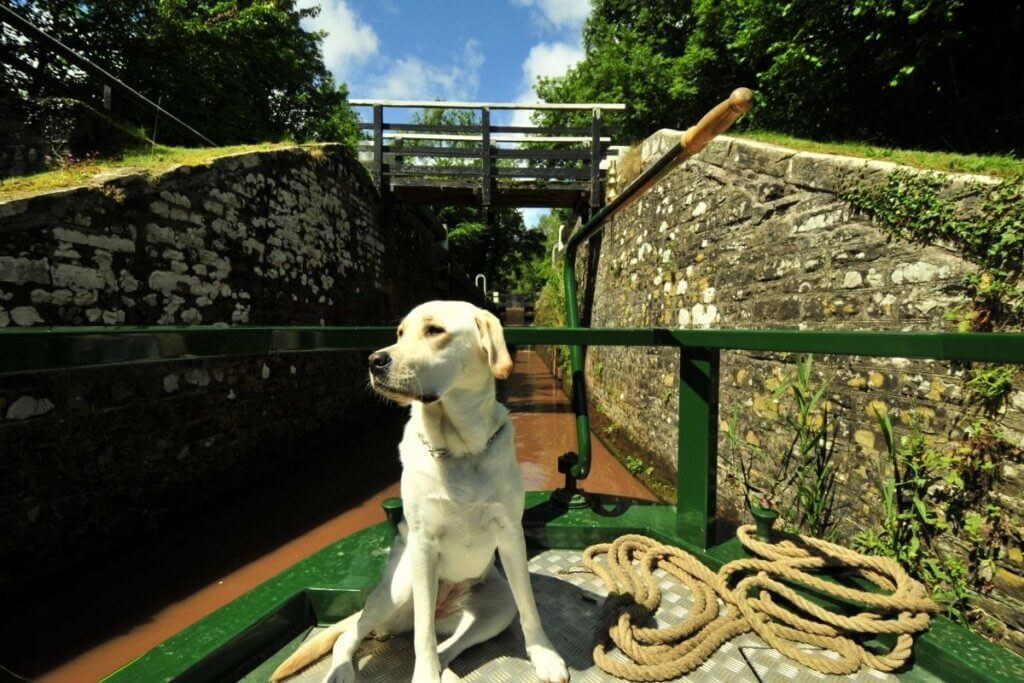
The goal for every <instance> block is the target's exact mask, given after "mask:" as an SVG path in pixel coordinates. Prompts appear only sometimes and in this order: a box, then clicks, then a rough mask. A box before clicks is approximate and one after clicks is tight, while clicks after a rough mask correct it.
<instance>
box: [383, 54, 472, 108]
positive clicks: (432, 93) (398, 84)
mask: <svg viewBox="0 0 1024 683" xmlns="http://www.w3.org/2000/svg"><path fill="white" fill-rule="evenodd" d="M483 64H484V55H483V53H482V52H481V51H480V41H478V40H468V41H466V44H465V45H464V46H463V48H462V51H461V52H460V53H459V54H457V55H455V57H454V59H453V61H452V63H451V64H450V65H448V66H440V65H437V64H431V63H429V62H425V61H423V60H422V59H420V58H419V57H412V56H406V57H402V58H400V59H396V60H394V61H392V62H390V63H389V64H388V66H387V68H386V69H385V71H384V73H383V74H381V75H380V76H379V77H376V78H374V79H373V81H374V84H373V85H372V86H371V87H370V96H371V97H375V98H380V99H403V100H432V99H434V98H436V97H440V98H442V99H446V100H466V99H472V98H473V97H475V96H476V91H477V88H479V86H480V67H482V66H483Z"/></svg>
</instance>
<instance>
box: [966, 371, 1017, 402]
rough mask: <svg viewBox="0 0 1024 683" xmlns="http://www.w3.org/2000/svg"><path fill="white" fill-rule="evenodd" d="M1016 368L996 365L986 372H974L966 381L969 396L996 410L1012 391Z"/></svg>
mask: <svg viewBox="0 0 1024 683" xmlns="http://www.w3.org/2000/svg"><path fill="white" fill-rule="evenodd" d="M1016 376H1017V368H1016V367H1015V366H1013V365H997V366H995V367H992V368H988V369H986V370H975V371H974V372H973V373H971V378H970V379H969V380H967V388H968V389H969V390H970V392H971V394H972V395H973V396H975V397H977V398H979V399H980V400H981V401H982V402H984V403H985V404H986V405H987V406H988V407H990V408H996V407H998V406H999V404H1000V403H1002V401H1003V399H1004V398H1006V396H1007V394H1009V393H1010V392H1011V391H1012V390H1013V380H1014V378H1015V377H1016Z"/></svg>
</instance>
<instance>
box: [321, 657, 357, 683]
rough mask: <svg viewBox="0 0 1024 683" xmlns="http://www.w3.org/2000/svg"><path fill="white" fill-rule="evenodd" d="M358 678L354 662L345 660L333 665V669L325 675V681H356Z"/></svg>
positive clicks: (337, 682)
mask: <svg viewBox="0 0 1024 683" xmlns="http://www.w3.org/2000/svg"><path fill="white" fill-rule="evenodd" d="M355 680H356V668H355V667H354V666H353V665H352V662H345V663H344V664H339V665H338V666H335V667H332V668H331V670H330V671H329V672H328V673H327V675H326V676H324V681H323V683H354V681H355Z"/></svg>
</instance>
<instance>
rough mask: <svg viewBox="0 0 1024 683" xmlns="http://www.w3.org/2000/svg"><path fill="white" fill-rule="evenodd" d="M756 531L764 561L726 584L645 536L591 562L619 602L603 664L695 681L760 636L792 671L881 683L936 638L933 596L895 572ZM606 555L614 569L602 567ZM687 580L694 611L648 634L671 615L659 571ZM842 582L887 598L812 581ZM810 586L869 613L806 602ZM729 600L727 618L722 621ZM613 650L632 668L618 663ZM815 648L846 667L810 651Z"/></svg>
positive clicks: (753, 544)
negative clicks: (831, 576) (724, 651)
mask: <svg viewBox="0 0 1024 683" xmlns="http://www.w3.org/2000/svg"><path fill="white" fill-rule="evenodd" d="M753 530H754V526H753V525H752V524H751V525H746V526H742V527H740V529H739V531H738V532H737V536H738V537H739V539H740V542H741V543H742V544H743V546H744V547H745V548H746V549H747V550H748V551H749V552H750V553H752V554H753V555H755V556H756V557H752V558H749V559H743V560H736V561H734V562H730V563H728V564H726V565H725V566H723V567H722V568H721V569H720V570H719V572H718V573H717V574H716V573H714V572H712V571H711V570H710V569H708V568H707V567H705V566H704V565H703V564H701V562H700V561H699V560H697V558H695V557H693V556H692V555H690V554H689V553H686V552H685V551H683V550H680V549H679V548H673V547H671V546H667V545H662V544H660V543H658V542H657V541H654V540H652V539H650V538H647V537H645V536H638V535H627V536H622V537H620V538H618V539H617V540H615V541H614V542H613V543H600V544H598V545H594V546H591V547H589V548H587V549H586V550H585V551H584V552H583V566H584V567H585V569H581V570H580V571H586V572H590V573H593V574H596V575H597V576H598V577H599V578H600V579H601V580H602V581H604V584H605V586H606V587H607V588H608V591H609V594H608V598H607V600H606V601H605V605H604V618H603V621H602V625H601V628H600V630H599V632H598V638H597V642H596V643H595V645H594V650H593V653H594V663H595V664H597V666H599V667H600V668H601V669H603V670H604V671H606V672H607V673H609V674H611V675H613V676H617V677H619V678H624V679H627V680H630V681H665V680H671V679H673V678H678V677H680V676H682V675H685V674H687V673H689V672H691V671H693V670H694V669H696V668H697V667H699V666H700V665H701V664H703V663H704V662H705V661H706V660H707V659H708V658H709V657H710V656H711V655H712V654H714V653H715V651H716V650H718V648H719V647H721V646H722V645H723V644H725V643H726V642H728V641H730V640H732V639H733V638H735V637H736V636H738V635H741V634H743V633H747V632H748V631H754V632H755V633H756V634H757V635H758V636H760V638H761V639H762V640H764V641H765V642H766V643H767V644H768V645H770V646H771V647H773V648H775V649H776V650H778V651H779V652H781V653H782V654H784V655H786V656H787V657H789V658H790V659H792V660H794V661H796V662H798V663H800V664H802V665H803V666H805V667H807V668H809V669H813V670H815V671H818V672H821V673H824V674H834V675H845V674H851V673H854V672H855V671H857V670H858V669H860V667H862V666H867V667H870V668H872V669H877V670H879V671H893V670H895V669H898V668H900V667H901V666H903V664H904V663H905V662H906V661H907V659H908V658H909V657H910V654H911V648H912V647H913V643H914V634H916V633H920V632H921V631H924V630H926V629H927V628H928V624H929V621H930V618H931V617H930V614H931V613H933V612H935V611H937V610H938V607H937V606H936V604H935V603H934V602H933V601H932V600H931V598H930V597H929V596H928V591H927V590H926V589H925V587H924V586H923V585H922V584H921V583H920V582H918V581H916V580H914V579H912V578H911V577H910V576H909V575H908V574H907V573H906V571H904V570H903V568H902V567H901V566H900V565H899V563H897V562H896V561H894V560H891V559H889V558H884V557H871V556H868V555H862V554H860V553H856V552H854V551H852V550H850V549H848V548H844V547H842V546H839V545H836V544H834V543H828V542H826V541H821V540H818V539H815V538H809V537H806V536H798V535H792V534H779V537H780V538H781V539H782V540H780V541H779V542H777V543H766V542H764V541H760V540H758V539H756V538H755V537H754V536H753V534H752V532H753ZM600 555H606V556H607V557H606V559H605V561H603V562H599V561H597V559H596V558H597V557H598V556H600ZM657 569H661V570H663V571H665V572H667V573H668V574H671V575H672V576H674V577H675V578H677V579H678V580H679V581H680V582H681V583H682V584H683V585H684V586H686V588H687V589H688V590H689V591H690V592H691V593H692V595H693V609H692V610H691V611H690V614H689V615H688V616H687V617H686V619H684V620H683V621H682V622H680V623H678V624H675V625H673V626H669V627H667V628H653V627H650V626H647V625H645V624H650V623H651V622H652V617H653V616H654V614H655V612H657V610H658V605H659V604H660V603H661V590H660V588H659V587H658V581H657V579H656V577H655V576H654V571H655V570H657ZM821 570H835V571H842V572H843V573H844V574H847V575H855V576H860V577H862V578H864V579H866V580H867V581H869V582H870V583H871V584H873V585H874V586H875V587H876V588H877V589H878V590H879V591H881V592H873V591H866V590H859V589H856V588H850V587H848V586H844V585H840V584H838V583H835V582H832V581H828V580H825V579H824V578H822V577H821V576H820V575H818V574H814V573H811V572H812V571H819V572H820V571H821ZM791 584H799V585H800V586H801V587H803V588H805V589H809V590H810V591H812V592H814V593H818V594H819V595H825V596H829V597H833V598H837V599H839V600H842V601H844V602H848V603H853V604H855V605H858V606H859V608H860V609H861V611H860V612H858V613H856V614H854V615H852V616H847V615H844V614H840V613H837V612H833V611H831V610H828V609H824V608H822V607H821V606H820V605H817V604H815V603H813V602H811V601H810V600H808V599H806V598H805V597H803V596H802V595H800V594H799V593H797V592H796V591H795V590H794V589H793V588H792V587H791ZM718 598H721V600H722V602H723V603H724V605H725V610H724V611H723V612H721V613H720V610H719V605H718ZM883 633H884V634H895V635H896V644H895V645H894V646H893V648H892V649H891V650H890V651H889V652H885V653H881V654H879V653H875V652H872V651H871V650H868V649H867V648H866V647H864V645H862V644H861V642H862V641H864V640H866V639H867V638H868V637H870V636H872V635H876V634H883ZM609 643H611V644H613V645H614V647H616V648H618V649H619V650H620V651H621V652H622V653H623V654H625V655H626V656H627V657H628V659H629V660H628V661H622V659H621V658H613V657H612V655H611V654H610V653H609V650H608V646H609ZM801 645H812V646H814V647H817V648H821V649H822V650H826V651H829V652H833V653H835V654H836V655H838V656H839V658H838V659H834V658H831V657H827V656H825V655H823V654H820V653H818V652H815V651H808V650H806V649H803V648H801V647H800V646H801Z"/></svg>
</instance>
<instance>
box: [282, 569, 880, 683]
mask: <svg viewBox="0 0 1024 683" xmlns="http://www.w3.org/2000/svg"><path fill="white" fill-rule="evenodd" d="M580 555H581V554H580V552H579V551H578V550H548V551H545V552H543V553H540V554H539V555H536V556H534V557H533V558H532V559H531V560H530V571H531V572H532V575H533V590H534V593H535V595H536V597H537V604H538V606H539V607H540V612H541V618H542V619H543V622H544V630H545V631H546V632H547V634H548V637H549V638H551V640H552V642H553V643H554V646H555V649H557V650H558V652H559V653H560V654H561V655H562V656H563V657H564V658H565V661H566V664H568V665H569V668H570V669H571V672H572V680H573V683H598V682H600V681H615V680H619V679H616V678H613V677H611V676H609V675H608V674H606V673H604V672H603V671H601V670H600V669H598V668H597V667H595V666H594V665H593V662H592V661H591V659H590V648H591V643H592V641H593V637H594V628H595V625H596V624H597V623H599V621H600V617H601V603H602V602H603V601H604V597H605V595H606V594H607V591H605V589H604V585H603V584H602V583H601V581H600V579H598V578H597V577H596V576H594V575H592V574H562V572H563V571H565V570H571V569H573V568H576V567H579V566H580ZM658 574H659V575H660V577H661V587H662V604H661V608H660V609H659V610H658V614H657V616H656V619H657V621H658V624H659V625H666V624H669V623H677V622H679V621H681V620H682V619H684V618H685V616H686V614H687V613H688V612H689V610H690V608H691V606H692V604H693V600H692V598H691V596H690V594H689V591H687V590H686V589H685V588H683V587H682V586H681V585H680V584H678V583H677V582H676V580H675V579H674V578H673V577H671V576H668V575H666V574H664V573H662V572H660V571H659V572H658ZM316 632H317V629H314V630H313V631H312V632H311V633H310V636H312V635H313V634H315V633H316ZM828 654H831V653H828ZM413 656H414V655H413V647H412V640H411V639H410V638H409V636H394V637H392V638H390V639H389V640H387V641H384V642H378V641H375V640H372V639H370V640H367V641H366V642H364V643H363V646H362V647H361V648H360V650H359V655H358V658H359V670H360V674H359V677H358V679H357V680H359V681H367V682H373V683H378V682H379V683H385V682H387V683H391V682H392V681H407V680H409V679H410V678H411V676H412V666H413ZM329 661H330V658H329V657H327V658H324V659H322V660H321V661H319V662H318V663H317V664H316V665H314V666H312V667H310V668H309V669H307V670H306V671H304V672H302V673H301V674H300V675H298V676H296V677H294V678H293V679H290V681H289V683H291V681H295V682H296V683H299V682H301V683H314V682H316V683H319V681H320V680H321V679H322V678H323V676H324V675H325V674H326V673H327V667H328V663H329ZM452 669H453V670H454V671H455V672H456V673H458V674H459V675H460V676H462V680H463V681H465V682H466V683H506V682H508V683H512V682H518V681H536V680H537V677H536V676H535V675H534V672H533V668H532V666H531V665H530V662H529V660H528V659H527V658H526V650H525V648H524V646H523V636H522V632H521V631H520V629H519V625H518V621H517V622H514V623H513V625H512V626H511V627H510V628H508V629H506V630H505V632H504V633H502V634H501V635H499V636H498V637H497V638H494V639H492V640H490V641H488V642H486V643H483V644H481V645H478V646H476V647H473V648H471V649H469V650H467V651H466V652H464V653H463V654H462V656H460V657H459V658H458V659H456V660H455V662H454V663H453V664H452ZM677 680H681V681H708V682H721V683H734V682H738V681H754V682H758V681H773V682H774V681H785V682H787V683H789V682H791V681H826V680H836V681H840V680H848V681H872V682H874V681H885V680H896V677H895V676H892V675H890V674H884V673H881V672H878V671H873V670H868V669H862V670H861V671H860V672H858V673H857V674H855V675H852V676H826V675H823V674H820V673H817V672H815V671H811V670H809V669H806V668H804V667H802V666H800V665H798V664H796V663H795V662H793V661H791V660H789V659H787V658H786V657H784V656H782V655H781V654H780V653H779V652H777V651H775V650H773V649H771V648H769V647H768V646H767V645H766V644H765V643H764V641H762V640H761V639H760V638H758V637H757V636H755V635H753V634H746V635H743V636H740V637H738V638H736V639H734V640H733V641H731V642H729V643H726V644H725V645H723V646H722V647H721V648H720V649H719V650H718V652H717V653H715V655H714V656H712V657H711V659H709V660H708V661H706V662H705V663H704V665H703V666H701V667H700V668H699V669H697V670H696V671H693V672H692V673H690V674H689V675H688V676H684V677H683V678H680V679H677Z"/></svg>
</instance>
